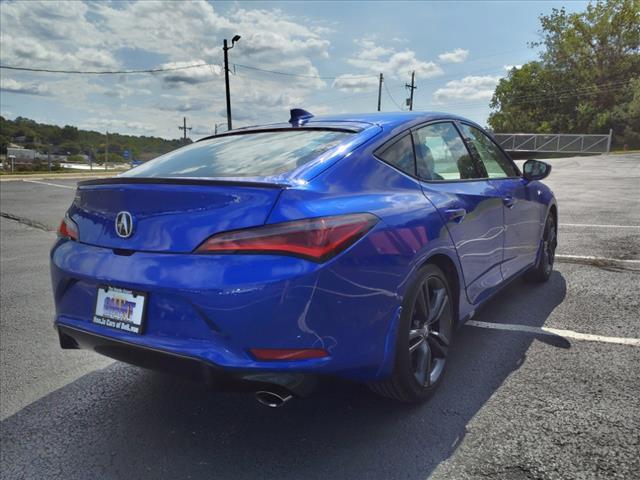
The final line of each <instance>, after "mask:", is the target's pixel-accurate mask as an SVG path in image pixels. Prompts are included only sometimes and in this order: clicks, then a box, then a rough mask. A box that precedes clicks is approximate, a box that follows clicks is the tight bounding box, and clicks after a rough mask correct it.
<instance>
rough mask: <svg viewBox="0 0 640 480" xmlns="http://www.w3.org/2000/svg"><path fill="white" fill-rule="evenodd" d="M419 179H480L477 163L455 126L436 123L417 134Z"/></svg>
mask: <svg viewBox="0 0 640 480" xmlns="http://www.w3.org/2000/svg"><path fill="white" fill-rule="evenodd" d="M414 139H415V145H416V164H417V167H418V177H420V178H421V179H423V180H462V179H468V178H478V177H479V175H478V174H477V172H476V168H475V165H474V163H473V159H472V158H471V155H470V154H469V151H468V150H467V147H465V145H464V142H463V141H462V138H460V135H459V134H458V130H457V129H456V127H454V126H453V124H452V123H449V122H447V123H436V124H432V125H427V126H426V127H422V128H418V129H417V130H416V131H415V132H414Z"/></svg>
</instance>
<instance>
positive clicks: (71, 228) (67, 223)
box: [58, 215, 78, 240]
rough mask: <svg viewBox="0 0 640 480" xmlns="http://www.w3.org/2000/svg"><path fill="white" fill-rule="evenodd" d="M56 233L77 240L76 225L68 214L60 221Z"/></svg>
mask: <svg viewBox="0 0 640 480" xmlns="http://www.w3.org/2000/svg"><path fill="white" fill-rule="evenodd" d="M58 235H60V236H61V237H64V238H70V239H71V240H78V226H77V225H76V222H74V221H73V220H71V218H69V216H68V215H65V216H64V218H63V219H62V222H60V227H58Z"/></svg>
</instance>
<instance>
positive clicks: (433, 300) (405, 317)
mask: <svg viewBox="0 0 640 480" xmlns="http://www.w3.org/2000/svg"><path fill="white" fill-rule="evenodd" d="M442 295H444V298H442V297H441V296H442ZM453 298H454V297H453V296H452V295H451V287H450V286H449V281H448V280H447V277H446V276H445V274H444V273H443V272H442V270H440V269H439V268H438V267H437V266H436V265H431V264H427V265H425V266H423V267H422V268H420V270H418V273H417V275H416V280H415V281H414V282H413V284H412V285H411V286H410V287H409V289H408V291H407V295H406V296H405V298H404V301H403V305H402V314H401V317H400V325H399V328H398V338H397V341H396V358H395V365H394V370H393V373H392V374H391V376H390V377H389V378H387V379H385V380H382V381H379V382H376V383H371V384H370V388H371V389H372V390H373V391H374V392H376V393H378V394H380V395H383V396H385V397H388V398H391V399H394V400H398V401H400V402H405V403H419V402H423V401H425V400H426V399H428V398H429V397H430V396H431V395H432V394H433V392H434V391H435V390H436V389H437V388H438V385H440V383H441V382H442V378H443V376H444V371H445V366H446V358H447V353H448V350H449V345H450V344H451V340H452V338H453V331H454V318H453V312H454V311H455V309H454V305H453ZM440 302H442V303H440ZM427 356H428V360H427ZM427 373H428V374H427ZM420 379H422V380H423V381H422V382H421V381H420Z"/></svg>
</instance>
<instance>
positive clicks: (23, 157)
mask: <svg viewBox="0 0 640 480" xmlns="http://www.w3.org/2000/svg"><path fill="white" fill-rule="evenodd" d="M36 153H37V152H36V151H35V150H31V149H29V148H11V147H9V148H7V159H9V160H11V159H13V161H14V162H15V163H16V164H18V163H33V161H34V160H35V159H36Z"/></svg>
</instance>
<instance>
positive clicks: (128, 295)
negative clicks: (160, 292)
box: [93, 286, 147, 334]
mask: <svg viewBox="0 0 640 480" xmlns="http://www.w3.org/2000/svg"><path fill="white" fill-rule="evenodd" d="M146 301H147V295H146V294H145V293H141V292H134V291H133V290H126V289H124V288H116V287H107V286H103V287H98V296H97V299H96V310H95V314H94V316H93V322H94V323H97V324H99V325H104V326H105V327H109V328H114V329H116V330H123V331H125V332H130V333H137V334H141V333H142V330H143V322H144V309H145V304H146Z"/></svg>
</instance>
